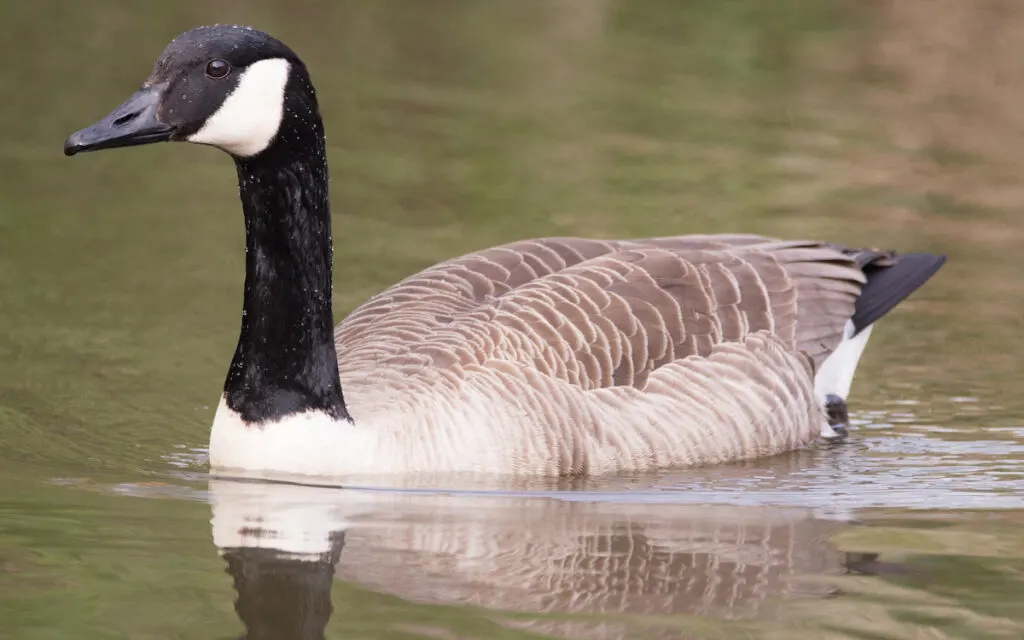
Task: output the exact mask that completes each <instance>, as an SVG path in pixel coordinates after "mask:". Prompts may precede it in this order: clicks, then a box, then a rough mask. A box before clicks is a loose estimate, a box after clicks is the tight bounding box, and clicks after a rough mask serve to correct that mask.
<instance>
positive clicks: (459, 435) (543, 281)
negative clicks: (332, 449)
mask: <svg viewBox="0 0 1024 640" xmlns="http://www.w3.org/2000/svg"><path fill="white" fill-rule="evenodd" d="M899 260H900V256H898V255H896V254H893V253H890V252H879V251H874V250H863V251H854V250H847V249H843V248H841V247H837V246H834V245H830V244H826V243H821V242H803V241H780V240H775V239H771V238H764V237H759V236H751V235H718V236H680V237H670V238H652V239H643V240H615V241H601V240H588V239H581V238H543V239H537V240H525V241H521V242H515V243H512V244H508V245H503V246H499V247H494V248H491V249H486V250H483V251H479V252H476V253H472V254H468V255H465V256H462V257H459V258H455V259H452V260H448V261H446V262H442V263H440V264H438V265H435V266H433V267H430V268H428V269H426V270H425V271H423V272H421V273H418V274H416V275H414V276H411V277H409V278H407V279H406V280H404V281H402V282H400V283H398V284H396V285H394V286H393V287H391V288H389V289H387V290H385V291H383V292H382V293H380V294H379V295H377V296H375V297H373V298H372V299H370V300H369V301H368V302H367V303H366V304H364V305H363V306H361V307H359V308H358V309H356V310H355V311H354V312H353V313H352V314H351V315H350V316H348V317H347V318H346V319H345V320H344V321H343V322H342V323H341V324H339V325H338V327H337V329H336V332H335V339H336V344H337V349H338V358H339V366H340V371H341V378H342V384H343V387H344V389H345V395H346V400H347V402H348V404H349V406H350V408H351V411H352V415H353V418H354V420H355V425H356V428H360V425H361V424H363V423H367V426H366V427H365V428H367V429H370V428H377V427H373V426H370V425H372V424H376V423H380V422H383V421H384V418H383V416H384V414H388V415H389V416H390V417H391V418H392V419H389V420H386V422H387V423H389V424H394V425H396V426H395V427H384V428H385V429H392V428H394V429H401V431H402V432H403V433H402V434H401V436H400V437H397V434H396V438H395V439H394V440H390V441H389V443H390V444H386V445H385V444H383V443H382V447H383V448H388V447H390V448H393V449H394V451H393V452H392V456H391V457H392V458H393V459H394V458H396V457H397V459H395V460H394V464H396V465H398V466H401V467H404V468H411V469H420V470H428V469H438V470H443V469H451V468H457V469H462V470H498V471H512V472H532V473H537V472H541V473H552V474H578V473H588V472H599V471H620V470H643V469H650V468H655V467H664V466H674V465H690V464H701V463H709V462H724V461H728V460H736V459H742V458H752V457H756V456H761V455H770V454H775V453H779V452H782V451H786V450H790V449H793V448H796V447H799V446H801V445H803V444H806V443H808V442H810V441H811V440H813V439H814V438H816V437H817V436H818V435H819V433H820V432H821V428H822V425H823V424H824V423H825V416H824V413H823V410H822V406H821V402H820V401H819V400H818V399H816V398H815V394H814V372H815V367H817V366H820V365H821V363H822V362H823V361H824V359H825V358H826V357H828V355H830V354H831V353H832V352H833V350H834V349H835V348H836V346H837V345H838V344H839V343H840V341H841V340H842V339H843V337H844V331H845V330H846V329H845V328H846V326H847V323H848V321H849V320H850V319H851V317H853V316H854V315H855V311H856V308H857V303H858V296H860V294H861V290H862V287H863V286H864V285H865V283H866V282H867V280H868V277H867V275H866V270H868V271H870V269H884V268H888V267H890V266H892V265H895V264H897V263H898V262H899ZM936 260H938V259H934V258H933V259H932V262H930V263H929V264H932V263H934V262H935V261H936ZM939 264H941V260H938V262H937V263H936V264H934V269H937V268H938V266H939ZM934 269H931V271H930V272H929V273H928V274H927V276H930V275H931V273H932V272H934ZM927 276H925V279H927ZM921 282H923V280H921ZM921 282H913V283H911V284H912V285H913V286H910V287H905V288H909V289H910V290H911V291H912V290H913V289H914V288H916V287H917V286H919V285H920V284H921ZM906 293H909V291H907V292H905V293H904V294H903V295H904V296H905V295H906ZM900 299H902V297H901V298H900ZM893 304H895V302H894V303H893ZM890 308H891V305H890ZM886 310H887V309H886ZM469 397H471V398H472V399H473V401H470V400H468V399H467V398H469ZM463 412H464V415H463V416H461V417H460V416H459V414H460V413H463ZM395 415H400V416H402V418H401V419H399V420H397V421H395V420H394V416H395ZM467 419H468V420H469V422H471V423H472V424H466V420H467ZM470 430H476V431H477V433H474V434H472V435H471V434H469V433H467V431H470ZM471 443H472V444H471ZM475 447H477V448H475ZM495 448H497V449H498V451H492V449H495ZM402 449H409V451H408V452H403V451H401V450H402ZM381 453H382V454H383V451H381ZM456 458H462V460H461V461H457V460H456ZM474 458H476V463H474V462H473V459H474Z"/></svg>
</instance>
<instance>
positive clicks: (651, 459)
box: [65, 26, 944, 478]
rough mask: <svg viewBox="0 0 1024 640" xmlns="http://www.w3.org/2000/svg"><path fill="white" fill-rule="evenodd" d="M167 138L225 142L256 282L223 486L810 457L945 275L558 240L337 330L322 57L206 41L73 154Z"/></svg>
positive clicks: (375, 303) (896, 260)
mask: <svg viewBox="0 0 1024 640" xmlns="http://www.w3.org/2000/svg"><path fill="white" fill-rule="evenodd" d="M159 140H185V141H191V142H196V143H200V144H209V145H214V146H217V147H220V148H221V149H224V150H225V151H227V152H229V153H230V154H231V155H232V157H233V158H234V161H235V164H236V167H237V168H238V178H239V193H240V196H241V200H242V208H243V212H244V214H245V222H246V225H245V226H246V250H247V252H246V283H245V294H244V302H243V309H244V311H243V314H242V328H241V335H240V337H239V342H238V347H237V349H236V352H235V356H234V359H233V361H232V364H231V367H230V369H229V372H228V376H227V380H226V382H225V388H224V394H223V396H222V398H221V401H220V404H219V406H218V409H217V413H216V416H215V418H214V423H213V427H212V431H211V438H210V464H211V467H212V469H213V470H214V471H215V472H218V473H222V474H234V473H240V474H244V475H247V476H253V475H256V476H264V477H295V476H300V477H301V476H306V477H317V478H325V477H340V476H345V475H350V474H365V473H392V472H399V473H401V472H492V473H507V474H533V475H540V474H544V475H567V474H584V473H591V474H594V473H607V472H617V471H644V470H650V469H655V468H664V467H673V466H685V465H694V464H706V463H717V462H726V461H731V460H739V459H747V458H753V457H758V456H766V455H772V454H777V453H781V452H784V451H789V450H792V449H794V448H797V447H800V446H803V445H806V444H808V443H810V442H812V441H813V440H815V439H816V438H819V437H821V436H826V437H828V436H835V435H837V433H836V430H837V429H839V430H841V429H842V427H844V426H845V425H844V424H843V423H844V421H845V411H846V405H845V402H846V397H847V395H848V394H849V390H850V384H851V382H852V380H853V375H854V371H855V369H856V366H857V361H858V359H859V357H860V354H861V352H862V351H863V349H864V346H865V344H866V342H867V339H868V337H869V336H870V333H871V331H872V328H873V325H874V323H875V322H876V321H877V320H878V319H879V318H881V317H882V316H883V315H885V314H886V313H887V312H888V311H890V310H891V309H892V308H894V307H895V306H896V305H897V304H898V303H899V302H901V301H902V300H903V299H905V298H906V297H907V296H908V295H910V294H911V293H912V292H913V291H914V290H916V289H917V288H918V287H920V286H921V285H922V284H924V283H925V282H926V281H927V280H928V279H929V278H930V277H931V276H932V275H933V274H934V273H935V272H936V271H937V270H938V269H939V267H940V266H941V265H942V263H943V261H944V258H943V257H941V256H933V255H930V254H922V253H909V254H899V253H895V252H890V251H878V250H874V249H848V248H845V247H841V246H838V245H834V244H831V243H827V242H817V241H785V240H779V239H774V238H766V237H761V236H753V235H704V236H692V235H691V236H675V237H664V238H648V239H633V240H593V239H585V238H539V239H532V240H523V241H519V242H515V243H512V244H507V245H502V246H498V247H493V248H490V249H485V250H483V251H479V252H476V253H471V254H467V255H465V256H461V257H458V258H454V259H451V260H448V261H446V262H443V263H440V264H438V265H435V266H433V267H430V268H428V269H426V270H424V271H422V272H420V273H418V274H415V275H413V276H410V277H409V278H407V279H405V280H404V281H402V282H400V283H398V284H396V285H394V286H393V287H391V288H389V289H387V290H385V291H383V292H382V293H380V294H378V295H377V296H374V297H373V298H371V299H370V300H369V301H367V302H366V303H365V304H364V305H362V306H361V307H359V308H358V309H356V310H355V311H353V312H352V313H351V314H350V315H349V316H348V317H347V318H345V319H344V320H343V321H342V322H341V323H340V324H339V325H338V326H337V327H336V328H335V327H333V324H334V323H333V315H332V312H331V306H330V305H331V291H332V289H331V287H332V283H331V264H332V249H331V224H330V223H331V219H330V207H329V202H328V197H327V183H328V180H327V161H326V149H325V141H324V133H323V124H322V122H321V119H320V116H319V109H318V106H317V102H316V95H315V91H314V89H313V86H312V83H311V81H310V79H309V75H308V71H307V70H306V68H305V65H304V64H303V63H302V62H301V60H299V58H298V57H297V56H296V55H295V54H294V53H293V52H292V51H291V50H290V49H289V48H288V47H286V46H285V45H283V44H282V43H281V42H279V41H278V40H276V39H274V38H272V37H270V36H268V35H267V34H265V33H262V32H259V31H255V30H252V29H248V28H244V27H226V26H217V27H202V28H199V29H195V30H192V31H190V32H187V33H185V34H183V35H182V36H180V37H179V38H177V39H175V40H174V41H173V42H172V43H171V44H170V45H169V46H168V47H167V49H166V50H165V51H164V53H163V55H162V56H161V57H160V59H159V60H158V61H157V64H156V66H155V68H154V71H153V73H152V74H151V76H150V77H149V78H148V79H147V80H146V82H145V83H144V84H143V86H142V89H140V91H139V92H137V93H136V94H135V95H133V96H132V97H131V98H130V99H129V100H128V101H127V102H126V103H124V104H123V105H122V106H121V107H119V108H118V109H116V110H114V112H112V113H111V114H110V115H108V116H107V117H106V118H104V119H103V120H101V121H100V122H98V123H97V124H96V125H93V126H92V127H89V128H87V129H84V130H82V131H80V132H78V133H76V134H73V135H72V136H71V137H70V138H69V139H68V141H67V142H66V143H65V152H66V153H67V154H68V155H72V154H74V153H77V152H80V151H90V150H97V149H104V148H111V147H118V146H130V145H135V144H144V143H149V142H155V141H159ZM342 390H344V393H343V391H342Z"/></svg>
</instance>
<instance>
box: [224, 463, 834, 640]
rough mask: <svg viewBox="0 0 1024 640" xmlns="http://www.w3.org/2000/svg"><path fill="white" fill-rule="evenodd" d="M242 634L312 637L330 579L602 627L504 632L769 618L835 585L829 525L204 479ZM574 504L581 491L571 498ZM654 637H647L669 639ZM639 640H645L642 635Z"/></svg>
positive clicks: (602, 633) (617, 632)
mask: <svg viewBox="0 0 1024 640" xmlns="http://www.w3.org/2000/svg"><path fill="white" fill-rule="evenodd" d="M210 491H211V501H212V505H213V519H212V525H213V536H214V541H215V543H216V545H217V547H218V548H219V549H220V552H221V554H222V555H223V557H224V558H225V560H226V561H227V569H228V572H229V573H230V574H231V575H232V577H233V578H234V584H235V589H236V591H237V594H238V598H237V602H236V606H235V608H236V611H237V612H238V615H239V617H240V619H241V621H242V623H243V625H244V626H245V628H246V634H245V635H244V636H242V637H244V638H247V639H250V640H258V639H260V640H261V639H264V638H302V639H312V638H323V637H324V632H325V631H324V630H325V627H326V625H327V623H328V620H329V618H330V616H331V613H332V605H331V587H332V583H333V582H334V579H335V578H338V579H341V580H344V581H349V582H353V583H356V584H359V585H362V586H364V587H367V588H369V589H372V590H374V591H378V592H382V593H386V594H390V595H394V596H398V597H400V598H403V599H405V600H409V601H412V602H417V603H424V604H445V605H474V606H478V607H485V608H489V609H493V610H496V611H505V612H519V613H527V614H529V613H570V614H571V613H581V614H607V615H609V618H607V619H604V620H596V621H595V619H593V618H587V619H578V620H572V619H570V620H564V619H560V620H551V619H543V620H524V619H523V618H522V617H516V618H515V619H513V620H504V621H503V622H504V623H506V624H509V625H512V626H516V627H521V628H524V629H529V630H530V631H533V632H538V633H544V634H552V635H557V636H563V637H580V638H624V637H627V636H628V634H627V632H626V630H625V628H624V627H623V625H621V624H619V623H618V622H616V621H615V619H614V615H616V614H679V613H688V614H709V615H714V616H716V617H724V618H751V617H761V616H770V615H771V612H772V610H773V607H774V606H776V605H777V604H778V603H780V602H782V601H784V600H786V599H791V598H814V597H818V598H820V597H827V596H829V595H832V594H833V593H834V591H835V590H834V588H833V587H831V586H829V585H828V584H826V583H825V582H823V581H820V580H817V581H813V580H811V581H804V580H801V577H804V576H815V575H817V576H821V575H838V574H841V573H843V572H844V571H845V569H844V565H845V556H844V554H842V553H840V552H839V551H837V550H836V549H834V548H833V547H831V546H830V545H829V543H828V542H827V541H826V538H827V536H828V535H829V534H830V533H831V532H832V531H833V530H834V529H835V528H836V527H838V526H840V525H839V524H838V523H834V522H829V521H826V520H819V519H816V518H814V517H813V516H812V514H811V512H810V510H808V509H801V508H788V507H737V506H696V505H685V504H670V505H651V504H646V505H644V504H636V503H631V504H623V503H609V502H589V501H581V500H558V499H552V498H526V497H495V496H486V495H473V494H442V493H404V492H388V491H358V490H355V491H354V490H339V489H327V488H317V487H308V486H297V485H287V484H269V485H268V484H262V483H254V482H238V481H226V480H214V481H211V483H210ZM580 495H581V494H576V496H577V497H579V496H580ZM681 633H682V631H681V630H679V629H676V630H674V631H671V632H670V631H669V630H664V633H663V634H662V635H659V633H654V634H653V635H651V636H650V637H680V635H679V634H681ZM645 637H646V636H645Z"/></svg>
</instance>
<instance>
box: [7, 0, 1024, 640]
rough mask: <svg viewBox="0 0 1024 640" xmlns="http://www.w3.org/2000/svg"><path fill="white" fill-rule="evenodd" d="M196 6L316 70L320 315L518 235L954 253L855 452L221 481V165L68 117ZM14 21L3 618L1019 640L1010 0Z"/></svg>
mask: <svg viewBox="0 0 1024 640" xmlns="http://www.w3.org/2000/svg"><path fill="white" fill-rule="evenodd" d="M212 22H239V23H247V24H253V25H254V26H257V27H259V28H262V29H264V30H267V31H270V32H272V33H275V34H277V35H279V36H280V37H281V38H282V39H283V40H285V41H286V42H288V43H290V44H292V45H293V46H294V48H295V49H297V50H298V52H299V54H300V55H302V56H303V58H304V59H305V60H306V62H307V64H308V65H309V66H310V68H311V71H312V74H313V78H314V81H315V82H316V83H317V87H318V89H319V94H320V101H321V105H322V107H323V111H324V116H325V120H326V125H327V129H328V140H329V153H330V161H331V167H332V183H331V188H332V199H333V202H334V206H335V236H336V248H335V269H336V279H335V283H336V285H335V289H336V292H335V305H336V308H337V310H338V314H339V317H340V316H341V315H342V314H343V313H344V312H346V311H347V310H349V309H351V308H353V307H354V306H355V305H357V304H359V303H360V302H361V301H362V300H365V299H366V298H367V297H368V296H369V295H370V294H372V293H373V292H375V291H378V290H380V289H381V288H383V287H385V286H387V285H388V284H390V283H392V282H394V281H396V280H398V279H400V278H402V277H404V276H405V275H408V274H409V273H411V272H413V271H415V270H417V269H419V268H422V267H425V266H427V265H429V264H432V263H434V262H436V261H438V260H441V259H444V258H446V257H450V256H452V255H456V254H459V253H462V252H466V251H470V250H473V249H477V248H481V247H485V246H489V245H492V244H497V243H500V242H506V241H510V240H513V239H517V238H521V237H524V236H539V235H570V234H578V235H592V236H600V237H629V236H649V235H665V234H674V233H696V232H701V233H707V232H731V231H747V232H755V233H766V234H771V235H778V236H785V237H812V238H825V239H829V240H835V241H839V242H843V243H846V244H851V245H879V246H885V247H895V248H900V249H904V250H921V251H934V252H942V253H946V254H948V255H949V257H950V261H949V263H948V264H947V266H946V267H945V268H944V269H943V271H942V272H941V273H940V274H939V275H938V276H937V277H936V278H935V279H934V280H933V281H932V282H931V283H929V284H928V286H927V287H925V288H924V289H923V290H922V291H920V292H919V293H918V294H916V295H915V296H914V297H913V298H912V299H911V300H910V301H908V302H907V303H905V304H904V305H902V306H901V307H900V308H899V310H898V311H897V312H895V313H894V314H892V316H891V317H887V318H886V320H885V321H884V322H882V323H880V324H879V326H878V328H877V330H876V331H875V332H874V334H873V337H872V344H871V345H870V347H869V349H868V351H867V354H866V355H865V359H864V363H863V365H862V367H861V370H860V371H859V373H858V379H857V381H856V382H855V385H854V392H853V397H852V398H851V409H852V410H853V412H854V416H855V419H854V422H855V427H856V428H855V429H854V430H853V432H852V434H851V437H850V439H849V441H848V442H846V443H844V444H841V445H834V446H818V447H814V448H812V449H809V450H805V451H799V452H795V453H793V454H789V455H784V456H779V457H777V458H772V459H769V460H762V461H758V462H754V463H749V464H742V465H725V466H721V467H714V468H706V469H694V470H684V471H674V472H666V473H663V474H658V475H651V476H640V477H634V476H630V477H614V478H594V479H580V480H573V481H561V482H555V481H550V482H546V481H531V482H521V483H516V484H510V483H507V482H505V483H502V482H500V481H498V480H495V479H488V478H465V477H457V478H416V479H412V480H407V481H405V482H403V483H402V486H396V485H393V484H390V481H388V480H387V479H383V478H365V479H359V482H358V483H355V486H351V487H347V488H345V489H327V488H317V487H299V486H293V485H285V484H277V485H268V484H259V483H246V482H228V481H216V480H211V479H209V478H208V477H207V476H206V473H205V454H204V448H203V447H204V446H205V442H206V438H207V433H208V428H209V424H210V422H211V420H212V416H213V408H214V406H215V404H216V400H217V398H218V395H219V391H220V388H221V384H222V382H223V376H224V373H225V370H226V366H227V364H228V362H229V361H230V357H231V353H232V351H233V349H234V344H235V338H236V335H237V334H236V333H235V332H236V330H237V323H238V313H239V309H240V306H241V285H242V278H243V229H242V224H241V216H240V215H239V212H238V205H237V201H236V198H237V191H236V187H235V183H234V170H233V167H232V166H231V163H230V162H229V161H228V159H227V158H225V157H224V156H223V154H221V153H219V152H217V151H214V150H211V149H202V148H196V147H192V146H187V145H162V146H159V147H156V148H138V149H131V150H124V151H118V152H109V153H105V154H97V155H95V156H86V157H83V158H76V159H74V160H68V159H66V158H64V157H63V156H62V154H61V145H62V143H63V140H64V138H65V137H66V135H67V134H68V133H70V132H71V131H74V130H77V129H79V128H81V127H82V126H84V125H86V124H89V123H91V122H93V121H94V120H95V119H96V118H97V117H99V116H101V115H103V114H105V113H106V112H107V111H109V109H110V108H112V107H113V106H115V105H116V104H118V103H119V102H120V101H121V100H122V99H123V98H124V97H125V96H126V95H128V93H129V92H130V91H131V90H133V89H134V88H135V87H136V86H137V85H138V83H139V82H140V81H141V80H142V79H143V78H144V77H145V76H146V75H147V73H148V70H149V68H150V66H151V64H152V61H153V60H154V59H155V57H156V55H157V54H158V53H159V51H160V50H161V49H162V48H163V46H164V45H165V44H166V42H167V41H168V40H169V39H170V38H171V37H173V36H174V35H177V34H178V33H180V32H182V31H184V30H186V29H188V28H190V27H192V26H195V25H197V24H203V23H212ZM0 24H3V25H4V27H5V28H4V31H5V38H4V39H0V59H2V60H3V64H2V65H0V87H2V88H3V95H4V98H3V100H0V139H2V140H3V144H2V145H0V291H2V294H0V328H2V331H0V638H8V637H9V638H17V639H19V640H20V639H29V640H42V639H50V638H66V637H82V638H101V639H102V638H133V639H135V638H154V639H156V638H237V637H247V638H252V639H256V638H442V639H449V638H460V639H462V638H540V637H573V638H737V637H742V638H779V639H781V638H793V637H799V638H864V639H868V638H871V639H878V638H886V639H900V638H908V639H909V638H1020V637H1024V609H1021V607H1020V606H1019V603H1020V602H1021V601H1022V599H1024V537H1022V536H1021V535H1020V531H1021V527H1022V526H1024V397H1022V394H1021V393H1020V391H1019V390H1020V388H1021V385H1022V383H1024V372H1022V371H1021V366H1020V354H1022V353H1024V337H1022V336H1024V331H1022V329H1024V322H1022V320H1021V318H1022V314H1024V285H1022V278H1021V274H1022V273H1024V252H1022V251H1021V250H1020V247H1021V246H1022V243H1024V220H1019V219H1018V217H1019V216H1018V213H1019V212H1020V211H1022V210H1024V187H1022V186H1021V185H1022V182H1021V176H1022V175H1024V171H1022V170H1024V153H1021V152H1020V149H1021V148H1024V146H1022V144H1021V142H1022V141H1024V109H1022V108H1021V107H1020V105H1021V104H1022V100H1021V98H1022V97H1024V57H1022V56H1020V55H1019V52H1020V51H1021V50H1022V47H1024V5H1020V4H1019V3H1016V2H1014V1H1013V0H1002V1H998V0H992V1H988V2H974V3H964V2H961V1H960V0H906V1H904V2H900V3H884V2H874V3H860V2H849V1H846V0H778V1H776V2H772V3H764V2H760V1H759V0H735V1H734V2H721V1H719V0H693V1H691V2H687V3H682V2H673V1H671V0H650V1H647V2H642V3H641V2H629V1H628V0H501V1H498V0H495V1H493V2H488V3H480V2H472V1H471V0H436V1H434V2H430V3H427V2H411V1H409V0H406V1H405V2H403V1H401V0H345V1H338V2H320V1H317V0H291V1H290V2H281V1H279V0H250V1H248V2H240V1H234V0H206V1H203V2H199V1H198V0H180V1H179V2H174V3H149V4H142V3H135V2H129V1H128V0H95V1H93V2H89V3H68V2H63V1H60V0H38V1H36V2H32V3H2V4H0ZM412 487H414V488H412Z"/></svg>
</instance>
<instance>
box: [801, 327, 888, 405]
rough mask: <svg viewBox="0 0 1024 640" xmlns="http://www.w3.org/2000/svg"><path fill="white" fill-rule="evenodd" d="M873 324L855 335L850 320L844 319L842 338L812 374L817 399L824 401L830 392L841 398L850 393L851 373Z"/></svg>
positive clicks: (855, 366) (854, 370)
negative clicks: (844, 325)
mask: <svg viewBox="0 0 1024 640" xmlns="http://www.w3.org/2000/svg"><path fill="white" fill-rule="evenodd" d="M872 329H874V325H868V326H867V327H865V328H864V330H863V331H861V332H860V333H858V334H857V335H856V336H855V335H853V332H854V331H855V329H854V326H853V321H852V320H847V321H846V327H845V328H844V330H843V340H842V342H840V343H839V346H837V347H836V350H835V351H833V352H832V354H831V355H829V357H828V358H825V361H824V362H822V363H821V367H820V368H819V369H818V372H817V373H816V374H815V376H814V392H815V395H817V396H818V400H819V401H821V402H822V403H824V402H825V396H827V395H828V394H830V393H832V394H835V395H837V396H839V397H840V398H842V399H843V400H846V398H847V396H849V395H850V385H852V384H853V374H854V373H856V371H857V363H858V362H859V361H860V356H861V354H862V353H864V347H866V346H867V344H868V338H870V337H871V330H872Z"/></svg>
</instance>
